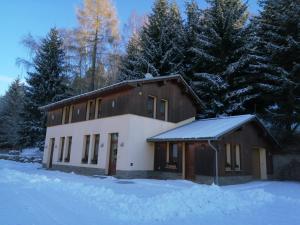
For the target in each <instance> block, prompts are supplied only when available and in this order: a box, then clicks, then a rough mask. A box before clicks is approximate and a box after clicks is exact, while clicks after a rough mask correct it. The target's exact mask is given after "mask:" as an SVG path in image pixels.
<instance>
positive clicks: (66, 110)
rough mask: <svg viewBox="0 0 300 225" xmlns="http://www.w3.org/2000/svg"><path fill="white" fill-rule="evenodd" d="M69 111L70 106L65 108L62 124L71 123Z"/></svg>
mask: <svg viewBox="0 0 300 225" xmlns="http://www.w3.org/2000/svg"><path fill="white" fill-rule="evenodd" d="M69 109H70V107H69V106H65V107H64V108H63V116H62V124H66V123H68V122H69Z"/></svg>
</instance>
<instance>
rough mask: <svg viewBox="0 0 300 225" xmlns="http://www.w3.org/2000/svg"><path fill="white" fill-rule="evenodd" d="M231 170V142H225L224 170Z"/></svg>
mask: <svg viewBox="0 0 300 225" xmlns="http://www.w3.org/2000/svg"><path fill="white" fill-rule="evenodd" d="M231 170H232V155H231V143H226V144H225V171H231Z"/></svg>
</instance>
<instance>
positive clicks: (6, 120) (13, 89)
mask: <svg viewBox="0 0 300 225" xmlns="http://www.w3.org/2000/svg"><path fill="white" fill-rule="evenodd" d="M23 99H24V86H23V84H22V83H21V82H20V80H19V79H16V80H15V81H14V82H13V83H12V84H11V85H10V87H9V89H8V91H7V92H6V94H5V95H4V97H2V100H1V109H0V124H1V131H0V148H3V147H6V148H17V147H18V142H19V132H20V123H21V121H22V118H21V116H20V113H21V112H22V111H23Z"/></svg>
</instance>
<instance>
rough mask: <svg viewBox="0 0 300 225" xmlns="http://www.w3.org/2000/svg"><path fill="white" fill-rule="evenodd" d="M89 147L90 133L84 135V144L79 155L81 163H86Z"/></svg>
mask: <svg viewBox="0 0 300 225" xmlns="http://www.w3.org/2000/svg"><path fill="white" fill-rule="evenodd" d="M90 147H91V135H84V144H83V151H82V157H81V163H82V164H87V163H88V160H89V151H90Z"/></svg>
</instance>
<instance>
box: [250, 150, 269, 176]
mask: <svg viewBox="0 0 300 225" xmlns="http://www.w3.org/2000/svg"><path fill="white" fill-rule="evenodd" d="M252 175H253V177H254V178H255V179H262V180H264V179H267V160H266V150H265V149H264V148H255V149H253V151H252Z"/></svg>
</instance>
